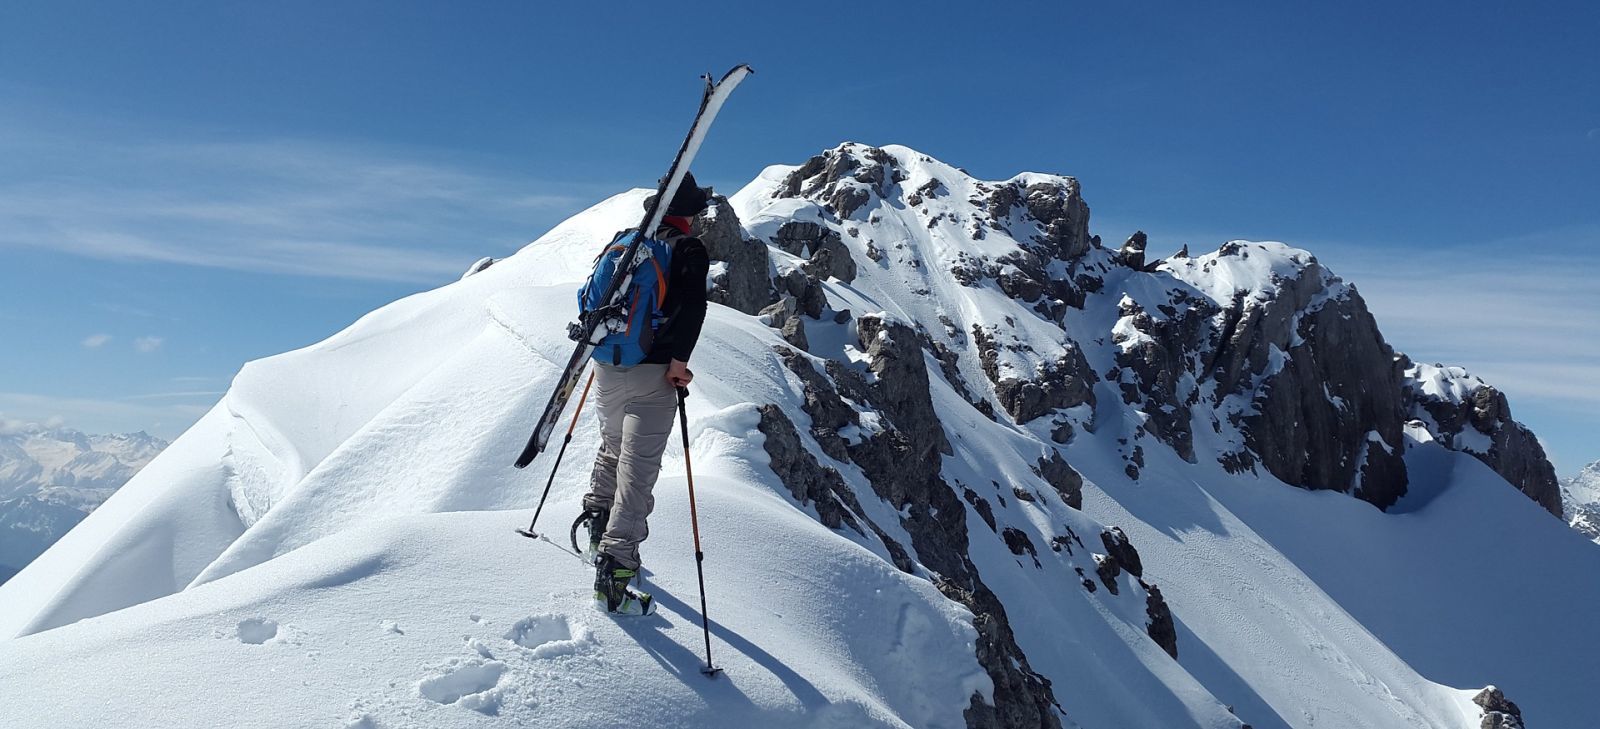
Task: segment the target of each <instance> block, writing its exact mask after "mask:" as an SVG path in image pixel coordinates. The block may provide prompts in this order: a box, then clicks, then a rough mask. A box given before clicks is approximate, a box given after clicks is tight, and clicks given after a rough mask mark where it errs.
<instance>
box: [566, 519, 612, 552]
mask: <svg viewBox="0 0 1600 729" xmlns="http://www.w3.org/2000/svg"><path fill="white" fill-rule="evenodd" d="M610 522H611V510H610V509H594V508H587V509H584V510H583V513H581V514H579V515H578V519H577V520H576V521H574V522H572V533H571V535H570V536H571V537H572V551H574V552H577V553H578V554H579V556H581V557H583V561H585V562H588V563H589V564H594V563H595V559H596V558H597V557H598V556H599V555H600V537H602V536H604V535H605V533H606V524H608V523H610ZM585 526H587V527H588V534H589V546H588V548H583V547H580V546H578V530H579V529H581V528H584V527H585Z"/></svg>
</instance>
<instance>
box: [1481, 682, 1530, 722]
mask: <svg viewBox="0 0 1600 729" xmlns="http://www.w3.org/2000/svg"><path fill="white" fill-rule="evenodd" d="M1472 703H1474V704H1477V705H1478V706H1479V707H1481V708H1482V709H1483V719H1482V721H1481V722H1480V723H1479V724H1478V726H1479V727H1480V729H1523V723H1522V709H1520V708H1518V707H1517V705H1516V704H1515V703H1513V702H1512V701H1511V700H1510V699H1507V698H1506V695H1505V694H1504V693H1502V692H1501V691H1500V689H1499V688H1497V687H1495V686H1492V685H1491V686H1485V687H1484V689H1483V690H1482V691H1479V692H1478V693H1477V695H1476V696H1473V697H1472Z"/></svg>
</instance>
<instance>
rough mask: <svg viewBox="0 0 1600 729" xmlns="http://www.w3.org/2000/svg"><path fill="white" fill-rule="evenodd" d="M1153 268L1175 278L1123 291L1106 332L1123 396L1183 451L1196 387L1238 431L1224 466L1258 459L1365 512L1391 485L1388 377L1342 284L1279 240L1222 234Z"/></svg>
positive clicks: (1400, 473) (1368, 323)
mask: <svg viewBox="0 0 1600 729" xmlns="http://www.w3.org/2000/svg"><path fill="white" fill-rule="evenodd" d="M1252 257H1254V259H1252ZM1262 268H1265V269H1266V273H1267V275H1265V276H1263V275H1262V271H1261V269H1262ZM1158 272H1159V273H1164V274H1170V275H1172V276H1173V277H1174V279H1175V282H1174V283H1175V284H1176V285H1175V286H1173V287H1172V288H1169V289H1168V290H1167V292H1166V295H1165V298H1163V299H1161V300H1159V301H1155V302H1143V303H1141V302H1139V301H1133V302H1131V303H1129V302H1127V301H1125V302H1124V307H1123V308H1124V310H1125V313H1124V315H1123V319H1122V320H1121V321H1119V323H1118V332H1117V333H1116V336H1117V337H1118V339H1119V343H1120V346H1121V352H1120V353H1119V357H1118V364H1119V368H1120V369H1121V372H1119V373H1118V374H1119V377H1120V378H1121V381H1122V382H1123V383H1124V385H1125V387H1124V396H1125V399H1128V400H1129V401H1130V402H1133V401H1138V400H1143V401H1144V402H1145V405H1144V406H1143V407H1142V409H1143V410H1144V412H1145V413H1146V414H1147V415H1149V416H1150V417H1151V421H1150V424H1149V427H1150V429H1151V430H1152V431H1153V432H1155V433H1156V434H1157V435H1158V436H1159V437H1161V438H1162V440H1164V441H1166V442H1168V443H1169V444H1171V445H1172V446H1173V447H1174V449H1175V450H1177V451H1178V453H1179V454H1180V455H1184V456H1185V457H1191V456H1192V451H1191V449H1190V446H1189V445H1188V441H1189V438H1190V434H1189V433H1188V432H1187V428H1186V424H1187V422H1188V421H1189V417H1188V416H1189V414H1190V412H1191V410H1192V408H1193V407H1194V405H1195V404H1197V403H1198V402H1199V397H1198V396H1197V392H1196V390H1197V389H1199V390H1209V392H1210V398H1209V400H1210V401H1209V402H1208V403H1207V407H1208V408H1210V409H1212V410H1214V412H1215V416H1214V417H1215V427H1216V429H1217V431H1218V432H1219V433H1221V432H1224V428H1229V429H1236V430H1237V431H1238V432H1239V433H1240V441H1239V445H1240V446H1242V447H1241V448H1239V449H1238V450H1237V451H1234V452H1232V453H1229V454H1226V455H1225V457H1224V459H1223V463H1224V465H1225V466H1227V467H1229V468H1230V469H1231V470H1239V469H1248V468H1251V467H1252V466H1254V465H1255V464H1257V463H1259V464H1260V465H1262V466H1264V467H1266V469H1267V470H1268V471H1270V472H1271V473H1272V475H1274V476H1276V477H1278V478H1279V479H1281V480H1283V481H1284V482H1286V483H1289V484H1293V485H1296V486H1300V487H1302V488H1308V489H1335V490H1340V491H1354V492H1355V494H1356V495H1357V496H1359V497H1360V498H1363V499H1366V500H1367V501H1370V502H1372V503H1373V504H1376V505H1377V506H1378V507H1379V508H1386V507H1388V506H1389V505H1391V504H1393V503H1394V502H1395V500H1397V499H1398V498H1399V497H1400V496H1401V495H1403V494H1404V493H1405V489H1406V473H1405V462H1404V460H1402V453H1401V446H1402V440H1401V437H1402V425H1403V423H1404V420H1405V418H1404V408H1403V407H1402V402H1401V398H1400V396H1399V393H1400V373H1399V371H1398V369H1397V368H1396V367H1395V366H1394V362H1393V350H1391V349H1390V348H1389V345H1388V344H1387V343H1385V342H1384V340H1383V337H1382V335H1381V334H1379V332H1378V328H1377V324H1376V323H1375V322H1374V321H1373V319H1372V316H1371V314H1370V313H1369V312H1368V311H1367V308H1366V304H1365V302H1363V301H1362V300H1361V297H1360V295H1359V294H1358V293H1356V291H1355V289H1354V288H1352V287H1349V286H1347V285H1345V284H1344V282H1343V281H1341V280H1340V279H1339V278H1338V277H1336V276H1334V275H1332V274H1331V273H1329V272H1327V271H1326V270H1325V269H1323V268H1322V266H1321V265H1320V264H1319V263H1318V262H1317V260H1316V258H1315V257H1313V256H1311V255H1310V254H1308V253H1306V252H1304V251H1299V250H1295V249H1292V248H1288V247H1287V246H1283V245H1281V244H1261V243H1243V242H1239V241H1235V242H1232V243H1228V244H1226V245H1224V246H1222V247H1221V248H1220V249H1219V250H1218V251H1217V252H1216V253H1214V254H1208V255H1206V256H1201V257H1199V258H1188V257H1186V256H1185V257H1175V258H1174V259H1173V260H1172V261H1168V262H1166V263H1164V264H1163V265H1162V266H1160V267H1159V269H1158ZM1236 279H1242V280H1254V281H1256V282H1258V283H1256V288H1252V289H1246V288H1235V286H1236V284H1235V283H1234V281H1235V280H1236ZM1263 279H1264V280H1263ZM1206 300H1209V301H1206ZM1194 317H1205V318H1206V319H1207V321H1206V322H1205V325H1204V326H1200V325H1199V320H1197V319H1195V318H1194ZM1174 368H1181V369H1174ZM1185 371H1187V372H1188V373H1189V374H1191V375H1192V376H1193V377H1194V382H1193V383H1188V382H1185V381H1184V379H1183V375H1184V372H1185ZM1163 373H1167V374H1163ZM1130 383H1131V384H1132V387H1131V388H1129V387H1127V386H1126V385H1127V384H1130Z"/></svg>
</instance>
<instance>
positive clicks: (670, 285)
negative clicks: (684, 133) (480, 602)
mask: <svg viewBox="0 0 1600 729" xmlns="http://www.w3.org/2000/svg"><path fill="white" fill-rule="evenodd" d="M652 199H653V198H652ZM709 200H710V194H709V191H708V190H704V189H701V188H700V187H698V186H697V185H696V184H695V181H694V176H693V175H691V174H688V173H685V175H684V179H683V184H682V185H680V186H679V188H678V191H677V194H675V195H674V196H673V198H672V201H671V202H670V203H669V204H668V205H667V209H666V215H665V216H664V217H663V218H662V222H661V226H660V228H658V229H657V230H656V231H655V234H654V236H652V237H653V239H654V240H655V241H659V242H660V244H661V245H662V246H663V248H664V250H665V251H670V254H669V255H659V254H657V256H656V258H657V261H654V262H647V263H646V265H645V266H644V267H645V268H649V267H650V264H651V263H655V264H656V269H655V275H656V276H658V277H659V278H660V279H661V280H658V281H656V282H655V283H654V284H653V285H654V286H658V287H660V289H658V290H657V291H656V292H652V293H651V294H650V295H649V296H648V297H647V298H650V299H651V301H650V302H647V303H645V304H644V305H643V306H644V307H645V308H649V307H651V306H652V305H654V306H656V307H657V308H656V309H655V310H654V311H653V312H652V313H651V314H650V315H647V316H646V317H645V318H644V319H640V320H638V321H640V322H641V323H643V322H649V321H652V320H653V323H654V326H651V327H649V329H648V330H647V331H642V332H640V336H639V344H638V346H639V347H641V348H642V351H643V352H644V355H643V358H642V361H639V362H638V363H637V364H633V365H631V366H629V365H627V364H625V363H623V358H622V357H621V356H620V355H618V354H616V353H615V352H612V351H608V349H609V348H607V347H601V348H599V349H597V350H596V352H595V354H594V355H593V359H594V360H595V369H596V372H595V384H596V385H597V389H598V394H597V396H596V402H595V404H596V410H598V411H599V413H600V433H601V440H600V450H599V452H598V453H596V454H595V460H594V469H593V471H592V472H591V473H590V478H589V492H588V493H587V494H585V495H584V497H583V506H584V511H583V514H581V515H580V516H579V517H578V523H579V524H584V523H587V525H588V531H589V550H588V551H589V552H590V553H591V554H593V555H594V558H595V559H594V564H595V583H594V588H595V599H596V601H597V602H603V603H604V604H605V607H606V609H607V610H609V611H611V612H641V613H644V612H649V611H650V600H651V598H650V596H648V595H645V594H642V593H639V592H636V591H633V590H630V589H628V584H629V583H630V582H631V581H632V580H633V578H634V577H635V576H637V575H638V571H639V544H640V543H641V542H643V541H644V540H645V538H646V537H648V536H649V535H650V528H649V525H648V523H647V522H648V519H649V517H650V512H651V511H652V510H653V509H654V508H655V496H654V494H653V493H652V492H653V490H654V488H655V483H656V477H657V476H658V475H659V474H660V472H661V457H662V454H663V453H664V452H665V451H666V448H667V442H668V440H669V438H670V436H671V435H672V430H673V420H674V416H675V415H676V410H677V405H678V395H677V390H678V388H680V387H685V386H687V385H688V384H689V382H690V381H691V380H693V379H694V373H693V372H691V371H689V356H690V355H691V354H692V353H693V352H694V346H695V343H696V341H698V340H699V338H700V328H701V326H702V325H703V324H704V322H705V318H706V273H707V271H708V270H709V268H710V258H709V256H708V255H707V253H706V248H705V245H704V244H703V243H701V242H700V239H699V238H696V237H694V236H692V235H690V222H691V219H692V218H693V217H694V216H696V215H698V214H700V212H701V211H703V210H705V209H706V207H707V206H708V203H709ZM651 202H652V200H646V201H645V208H646V209H649V208H650V205H651ZM619 238H620V237H619ZM660 259H666V263H667V265H666V266H665V268H666V269H667V270H666V271H660V270H659V268H660V266H659V261H660ZM662 274H665V275H664V276H662ZM634 305H635V307H638V306H639V304H638V303H637V302H635V304H634ZM632 318H633V315H632V314H631V313H630V319H632Z"/></svg>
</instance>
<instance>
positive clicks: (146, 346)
mask: <svg viewBox="0 0 1600 729" xmlns="http://www.w3.org/2000/svg"><path fill="white" fill-rule="evenodd" d="M166 341H167V340H165V339H163V338H161V337H139V338H138V339H135V340H133V348H134V349H137V350H139V352H140V353H141V354H149V353H151V352H154V351H156V350H158V349H161V345H162V344H163V343H164V342H166Z"/></svg>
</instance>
